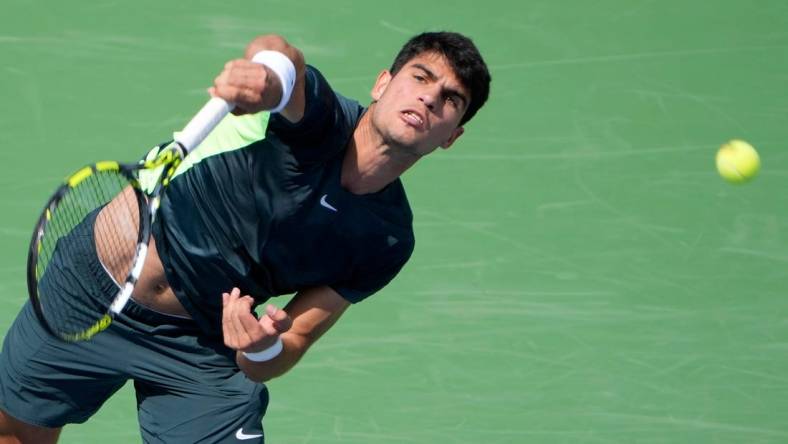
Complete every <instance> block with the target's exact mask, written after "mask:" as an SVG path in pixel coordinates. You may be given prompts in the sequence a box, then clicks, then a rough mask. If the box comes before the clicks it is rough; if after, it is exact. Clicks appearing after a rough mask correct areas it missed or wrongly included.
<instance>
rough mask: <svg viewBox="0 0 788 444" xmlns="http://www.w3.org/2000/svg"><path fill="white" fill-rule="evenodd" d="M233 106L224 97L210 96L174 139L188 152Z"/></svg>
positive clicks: (200, 141)
mask: <svg viewBox="0 0 788 444" xmlns="http://www.w3.org/2000/svg"><path fill="white" fill-rule="evenodd" d="M234 107H235V105H234V104H232V103H230V102H227V101H226V100H224V99H221V98H219V97H212V98H211V100H209V101H208V103H206V104H205V105H204V106H203V107H202V109H201V110H200V111H199V112H198V113H197V115H195V116H194V117H193V118H192V120H190V121H189V123H188V124H186V127H185V128H184V129H183V131H181V132H180V134H177V135H176V136H175V141H176V142H178V143H180V144H181V146H182V147H183V148H184V149H185V150H186V152H187V153H188V152H189V151H191V150H193V149H194V148H196V147H197V145H199V144H200V143H202V141H203V140H205V138H206V137H208V134H210V132H211V131H213V129H214V128H215V127H216V125H218V124H219V122H221V121H222V119H223V118H224V116H226V115H227V113H229V112H230V111H231V110H232V109H233V108H234Z"/></svg>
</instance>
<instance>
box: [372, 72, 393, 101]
mask: <svg viewBox="0 0 788 444" xmlns="http://www.w3.org/2000/svg"><path fill="white" fill-rule="evenodd" d="M390 81H391V73H390V72H389V71H388V70H387V69H384V70H383V71H381V72H380V74H378V79H377V80H375V85H374V86H373V87H372V91H371V92H370V94H369V95H370V96H372V100H373V101H375V102H377V101H378V100H380V98H381V97H382V96H383V93H384V92H385V91H386V88H388V86H389V82H390Z"/></svg>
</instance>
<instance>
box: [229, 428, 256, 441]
mask: <svg viewBox="0 0 788 444" xmlns="http://www.w3.org/2000/svg"><path fill="white" fill-rule="evenodd" d="M261 436H263V435H262V434H260V435H247V434H246V433H244V428H243V427H241V428H240V429H238V431H237V432H235V439H237V440H240V441H245V440H247V439H255V438H259V437H261Z"/></svg>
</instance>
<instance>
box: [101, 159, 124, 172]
mask: <svg viewBox="0 0 788 444" xmlns="http://www.w3.org/2000/svg"><path fill="white" fill-rule="evenodd" d="M119 169H120V165H119V164H118V162H113V161H111V160H105V161H104V162H98V163H97V164H96V171H117V170H119Z"/></svg>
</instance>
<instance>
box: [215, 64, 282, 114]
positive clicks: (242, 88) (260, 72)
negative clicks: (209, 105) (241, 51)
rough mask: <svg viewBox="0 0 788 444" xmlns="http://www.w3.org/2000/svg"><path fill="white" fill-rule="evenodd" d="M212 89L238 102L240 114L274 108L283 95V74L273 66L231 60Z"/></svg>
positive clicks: (236, 105)
mask: <svg viewBox="0 0 788 444" xmlns="http://www.w3.org/2000/svg"><path fill="white" fill-rule="evenodd" d="M208 92H209V93H210V94H211V95H212V96H216V97H221V98H223V99H224V100H227V101H228V102H232V103H235V109H234V110H233V114H236V115H241V114H247V113H252V114H253V113H256V112H259V111H262V110H265V109H271V108H274V107H275V106H276V105H278V104H279V101H280V100H281V99H282V85H281V83H280V82H279V77H278V76H277V75H276V74H274V73H273V72H272V71H271V70H270V69H269V68H267V67H265V66H263V65H261V64H259V63H253V62H251V61H249V60H244V59H237V60H231V61H229V62H227V64H226V65H224V70H222V72H221V73H220V74H219V76H218V77H216V79H215V80H214V81H213V87H211V88H210V89H208Z"/></svg>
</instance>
